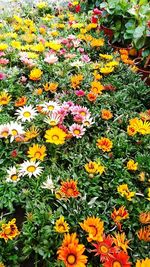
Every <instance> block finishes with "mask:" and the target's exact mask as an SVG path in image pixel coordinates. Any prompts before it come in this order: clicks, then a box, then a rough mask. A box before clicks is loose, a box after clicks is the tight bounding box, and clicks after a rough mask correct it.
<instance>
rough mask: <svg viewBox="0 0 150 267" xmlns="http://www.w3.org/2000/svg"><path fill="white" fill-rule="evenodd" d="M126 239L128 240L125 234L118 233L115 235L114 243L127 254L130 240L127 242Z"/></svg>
mask: <svg viewBox="0 0 150 267" xmlns="http://www.w3.org/2000/svg"><path fill="white" fill-rule="evenodd" d="M125 239H126V236H125V233H122V234H120V233H118V234H115V237H114V238H113V241H114V243H115V245H116V246H117V247H120V248H122V249H123V250H124V251H125V252H126V253H127V249H129V246H128V243H129V242H130V240H125Z"/></svg>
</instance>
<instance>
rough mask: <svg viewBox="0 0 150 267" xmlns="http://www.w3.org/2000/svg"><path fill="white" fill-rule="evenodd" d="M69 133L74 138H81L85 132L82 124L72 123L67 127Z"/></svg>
mask: <svg viewBox="0 0 150 267" xmlns="http://www.w3.org/2000/svg"><path fill="white" fill-rule="evenodd" d="M69 133H70V134H72V135H73V136H74V137H76V138H81V137H82V136H83V135H84V134H85V128H83V125H79V124H76V123H74V124H72V125H71V126H70V127H69Z"/></svg>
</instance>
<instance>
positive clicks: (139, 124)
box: [127, 118, 150, 135]
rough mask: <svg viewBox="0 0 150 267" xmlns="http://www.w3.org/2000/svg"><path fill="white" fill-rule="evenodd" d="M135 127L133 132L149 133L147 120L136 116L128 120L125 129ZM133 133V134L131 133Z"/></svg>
mask: <svg viewBox="0 0 150 267" xmlns="http://www.w3.org/2000/svg"><path fill="white" fill-rule="evenodd" d="M129 127H130V128H132V129H133V132H134V129H135V132H138V133H140V134H143V135H146V134H150V122H149V121H142V120H141V119H138V118H133V119H131V120H130V121H129V126H128V128H127V131H129V130H130V128H129ZM133 135H134V134H133Z"/></svg>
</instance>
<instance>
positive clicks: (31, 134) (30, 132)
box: [25, 126, 39, 141]
mask: <svg viewBox="0 0 150 267" xmlns="http://www.w3.org/2000/svg"><path fill="white" fill-rule="evenodd" d="M38 135H39V132H38V129H37V128H36V127H35V126H31V127H30V129H29V130H27V131H26V133H25V139H26V140H27V141H28V140H30V139H32V138H35V137H37V136H38Z"/></svg>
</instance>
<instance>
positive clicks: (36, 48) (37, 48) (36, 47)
mask: <svg viewBox="0 0 150 267" xmlns="http://www.w3.org/2000/svg"><path fill="white" fill-rule="evenodd" d="M30 49H31V50H32V51H35V52H44V50H45V46H44V45H43V44H42V43H39V44H35V45H30Z"/></svg>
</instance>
